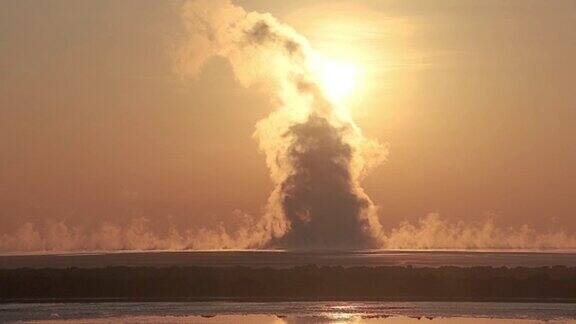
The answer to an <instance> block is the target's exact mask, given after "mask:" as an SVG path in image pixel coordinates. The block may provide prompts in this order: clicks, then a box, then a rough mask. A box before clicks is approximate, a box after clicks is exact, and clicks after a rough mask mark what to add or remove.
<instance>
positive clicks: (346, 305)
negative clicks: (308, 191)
mask: <svg viewBox="0 0 576 324" xmlns="http://www.w3.org/2000/svg"><path fill="white" fill-rule="evenodd" d="M0 322H2V323H4V322H41V323H118V322H120V323H317V322H322V323H406V324H408V323H419V324H421V323H431V324H435V323H454V324H456V323H486V324H489V323H518V324H520V323H526V324H527V323H543V322H545V323H576V304H560V303H454V302H266V303H253V302H193V303H192V302H187V303H186V302H178V303H150V302H145V303H136V302H131V303H54V304H48V303H43V304H2V305H0Z"/></svg>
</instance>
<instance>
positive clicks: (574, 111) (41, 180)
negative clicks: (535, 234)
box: [0, 0, 576, 233]
mask: <svg viewBox="0 0 576 324" xmlns="http://www.w3.org/2000/svg"><path fill="white" fill-rule="evenodd" d="M235 3H237V4H240V5H242V6H243V7H244V8H246V10H257V11H260V12H270V13H271V14H273V15H274V16H276V17H277V18H279V19H280V20H283V21H284V22H286V23H288V24H290V25H291V26H293V27H294V28H295V29H296V30H297V31H298V32H299V33H301V34H303V35H304V36H306V37H307V38H308V39H309V41H310V43H311V45H312V46H313V47H315V48H316V49H318V50H319V51H320V52H322V53H325V54H326V55H330V56H334V57H337V58H343V59H346V60H352V61H354V62H355V63H357V64H359V65H360V66H362V67H363V68H364V69H365V70H366V74H365V76H364V77H363V80H362V82H361V86H360V87H359V88H358V89H357V93H356V94H355V97H354V98H352V99H351V111H352V115H353V117H354V119H355V120H356V121H357V123H358V125H359V126H360V127H361V128H362V129H363V130H364V132H365V133H366V135H367V136H368V137H370V138H376V139H378V140H379V141H381V142H383V143H387V144H388V146H389V156H388V161H387V162H386V163H384V164H382V165H381V166H380V167H378V168H377V169H376V170H374V171H373V172H372V173H371V174H370V175H368V177H367V178H366V179H365V180H364V187H365V188H366V191H367V192H368V193H369V194H370V196H371V198H372V200H373V201H374V202H375V203H376V204H378V205H379V206H380V217H381V221H382V223H383V224H384V225H385V226H388V227H390V226H393V225H395V224H397V223H399V222H401V221H403V220H415V219H419V218H421V217H423V216H425V215H426V214H428V213H431V212H438V213H440V214H441V215H442V216H443V217H446V218H449V219H456V220H464V221H466V222H468V221H474V220H481V219H484V218H486V217H488V215H492V216H491V217H493V218H495V219H496V220H497V221H498V222H499V223H501V224H504V225H506V226H508V225H514V226H519V225H522V224H530V225H532V226H534V227H536V228H538V229H540V230H548V229H552V230H557V229H564V230H568V231H571V232H576V217H574V211H575V210H576V200H575V199H574V188H575V187H576V144H575V143H574V138H576V97H575V96H574V89H575V86H574V85H575V84H576V64H574V58H575V57H576V37H575V36H576V32H575V31H576V14H575V13H576V3H575V2H573V1H550V2H547V1H523V0H517V1H508V2H505V3H504V2H501V1H434V2H414V3H406V2H404V1H353V2H352V1H349V2H346V1H336V2H334V1H332V3H331V4H329V3H328V2H326V3H325V2H323V1H302V0H299V1H285V2H280V1H278V2H271V1H248V0H247V1H236V2H235ZM180 7H181V2H179V1H148V0H144V1H142V0H132V1H111V0H106V1H103V0H91V1H75V0H66V1H65V0H58V1H56V0H44V1H17V0H8V1H3V2H2V4H1V5H0V8H1V9H0V233H7V232H10V231H12V230H13V229H14V228H16V227H17V226H20V225H21V224H22V223H23V222H26V221H32V222H41V221H43V220H46V219H54V220H65V221H67V222H70V223H71V224H85V225H88V226H89V225H90V224H96V223H98V222H101V221H104V220H108V221H115V222H125V221H128V220H129V219H130V218H133V217H135V216H146V217H148V218H149V219H151V220H152V222H157V223H158V224H160V225H161V224H163V223H164V222H165V221H166V219H170V220H171V221H172V222H173V223H175V224H177V225H178V226H199V227H201V226H213V225H214V224H216V223H218V222H220V221H225V220H226V219H227V217H228V215H230V214H231V213H232V211H233V210H235V209H240V210H243V211H245V212H248V213H250V214H255V215H256V214H259V213H260V212H261V210H262V208H263V207H264V205H265V203H266V199H267V197H268V195H269V192H270V190H271V189H272V184H271V182H270V179H269V175H268V170H267V168H266V165H265V161H264V156H263V155H262V154H261V153H259V152H258V148H257V143H256V142H255V141H254V139H253V138H252V134H253V132H254V125H255V122H256V121H258V120H260V119H262V118H263V117H265V116H266V115H267V114H268V113H269V112H270V111H271V103H270V98H269V97H268V95H267V94H266V93H264V92H262V91H259V90H258V89H253V88H249V89H245V88H242V87H241V86H240V85H238V84H237V82H236V80H235V79H234V76H233V74H232V73H231V71H230V68H229V65H228V64H227V63H226V62H225V61H224V60H219V59H215V60H212V61H211V62H209V63H208V65H207V66H206V68H205V70H204V71H203V73H202V75H201V76H199V77H198V79H197V80H195V81H193V82H187V81H183V80H181V79H180V78H179V76H178V75H177V74H175V73H174V64H173V62H172V57H171V53H172V49H173V48H174V46H175V44H177V43H178V42H179V40H180V39H181V38H182V34H183V33H184V30H183V28H182V25H181V21H180V12H179V10H180Z"/></svg>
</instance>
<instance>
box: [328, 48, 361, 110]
mask: <svg viewBox="0 0 576 324" xmlns="http://www.w3.org/2000/svg"><path fill="white" fill-rule="evenodd" d="M318 65H319V66H318V78H319V80H320V85H321V87H322V90H323V92H324V94H325V95H326V97H327V98H328V99H329V100H330V101H333V102H335V103H339V104H342V103H343V102H344V101H346V100H347V99H348V98H349V97H350V96H351V95H352V93H353V92H354V89H355V88H356V85H357V82H358V69H357V68H356V66H354V65H353V64H351V63H349V62H344V61H336V60H332V59H328V58H322V59H320V60H319V62H318Z"/></svg>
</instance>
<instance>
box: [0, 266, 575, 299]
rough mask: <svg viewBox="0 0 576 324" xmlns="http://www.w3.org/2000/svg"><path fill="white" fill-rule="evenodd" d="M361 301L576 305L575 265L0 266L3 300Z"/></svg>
mask: <svg viewBox="0 0 576 324" xmlns="http://www.w3.org/2000/svg"><path fill="white" fill-rule="evenodd" d="M360 300H361V301H368V300H372V301H470V302H472V301H474V302H476V301H477V302H542V303H576V268H569V267H564V266H555V267H539V268H527V267H514V268H507V267H498V268H495V267H453V266H444V267H437V268H425V267H411V266H406V267H397V266H393V267H341V266H316V265H307V266H297V267H292V268H281V269H279V268H270V267H264V268H250V267H161V268H156V267H105V268H89V269H87V268H67V269H61V268H57V269H51V268H44V269H29V268H21V269H0V303H33V302H40V303H49V302H122V301H134V302H138V301H143V302H144V301H145V302H172V301H173V302H177V301H185V302H202V301H242V302H249V301H253V302H260V301H360Z"/></svg>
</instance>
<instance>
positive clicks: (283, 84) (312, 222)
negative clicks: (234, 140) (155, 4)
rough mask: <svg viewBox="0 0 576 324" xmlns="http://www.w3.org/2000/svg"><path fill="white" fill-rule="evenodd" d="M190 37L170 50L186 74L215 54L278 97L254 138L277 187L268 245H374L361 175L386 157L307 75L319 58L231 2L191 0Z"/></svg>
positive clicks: (293, 36)
mask: <svg viewBox="0 0 576 324" xmlns="http://www.w3.org/2000/svg"><path fill="white" fill-rule="evenodd" d="M183 17H184V21H185V25H186V28H187V31H188V38H187V40H186V41H185V43H184V44H183V46H181V47H180V49H179V51H178V52H177V54H176V55H175V57H176V59H177V67H178V69H177V70H178V71H179V72H180V73H181V74H182V75H183V76H184V77H194V76H197V75H198V74H199V72H200V70H201V69H202V67H203V65H204V64H205V63H206V61H207V60H209V59H210V58H212V57H215V56H219V57H223V58H225V59H227V60H228V61H229V62H230V65H231V67H232V70H233V72H234V74H235V76H236V77H237V79H238V81H239V82H240V84H242V85H243V86H246V87H249V86H253V85H258V86H264V87H265V88H266V89H267V90H268V92H269V93H270V95H271V96H272V97H273V98H274V99H275V102H277V107H276V108H275V110H274V111H273V112H272V113H271V114H270V115H269V116H268V117H267V118H265V119H264V120H261V121H259V122H258V123H257V125H256V132H255V137H256V139H257V140H258V142H259V144H260V148H261V150H262V151H263V152H264V153H265V154H266V161H267V164H268V167H269V169H270V174H271V177H272V180H273V182H274V185H275V188H274V191H273V192H272V194H271V195H270V198H269V201H268V206H267V211H266V214H265V215H264V216H263V217H262V222H261V223H260V227H259V230H262V231H264V234H258V235H259V236H262V237H267V242H263V243H264V244H267V245H268V246H272V247H291V248H317V247H321V248H326V247H330V248H344V247H347V248H352V247H354V248H369V247H378V246H381V244H382V242H381V241H380V239H381V237H382V233H381V225H380V222H379V220H378V217H377V215H376V208H375V206H374V204H373V203H372V201H371V200H370V199H369V197H368V196H367V195H366V193H365V192H364V191H363V189H362V188H361V187H360V183H359V182H360V179H361V178H362V176H364V175H365V173H366V172H367V171H368V170H369V169H370V168H371V167H372V166H374V165H376V164H377V163H378V162H379V161H381V160H382V158H383V156H384V150H383V149H382V147H381V146H380V145H378V144H377V143H376V142H373V141H369V140H367V139H366V138H364V137H363V136H362V133H361V132H360V130H359V128H358V127H357V126H356V125H355V123H354V122H353V121H352V119H351V118H350V116H349V114H347V113H346V110H345V109H343V107H341V106H340V105H338V104H337V103H333V102H330V101H329V100H328V99H326V97H325V95H324V93H323V92H322V90H321V89H322V87H321V85H320V83H319V76H318V75H317V74H315V73H314V68H315V67H314V64H315V63H317V62H316V61H315V58H316V57H317V56H318V53H316V52H315V51H314V50H313V49H312V48H311V47H310V45H309V44H308V42H307V41H306V39H305V38H304V37H303V36H301V35H299V34H298V33H296V32H295V31H294V30H293V29H292V28H290V27H289V26H287V25H284V24H282V23H280V22H279V21H277V20H276V19H275V18H274V17H272V16H271V15H269V14H260V13H257V12H246V11H244V9H242V8H240V7H237V6H234V5H233V4H231V3H230V2H229V1H225V0H219V1H202V0H199V1H191V2H188V3H186V4H185V6H184V9H183Z"/></svg>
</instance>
